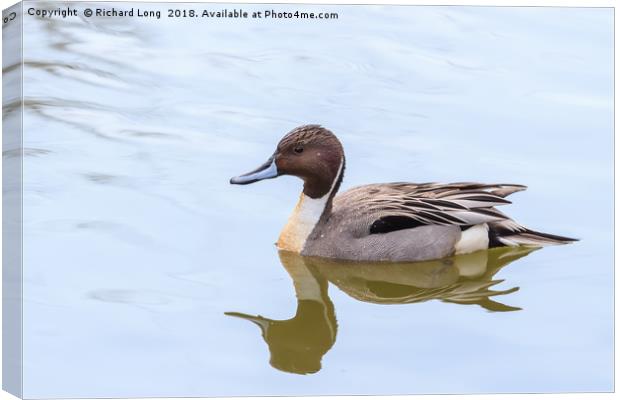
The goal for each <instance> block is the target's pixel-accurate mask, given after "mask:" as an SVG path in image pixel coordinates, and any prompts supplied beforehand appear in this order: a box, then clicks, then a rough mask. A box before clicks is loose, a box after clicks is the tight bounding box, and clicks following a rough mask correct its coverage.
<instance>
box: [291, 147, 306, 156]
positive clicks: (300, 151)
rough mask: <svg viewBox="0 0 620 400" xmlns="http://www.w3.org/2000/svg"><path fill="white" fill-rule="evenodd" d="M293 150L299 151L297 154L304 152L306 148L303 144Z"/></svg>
mask: <svg viewBox="0 0 620 400" xmlns="http://www.w3.org/2000/svg"><path fill="white" fill-rule="evenodd" d="M293 150H294V151H295V153H297V154H301V153H303V152H304V148H303V147H301V146H297V147H295V148H294V149H293Z"/></svg>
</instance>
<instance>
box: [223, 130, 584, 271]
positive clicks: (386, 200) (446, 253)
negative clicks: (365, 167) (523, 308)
mask: <svg viewBox="0 0 620 400" xmlns="http://www.w3.org/2000/svg"><path fill="white" fill-rule="evenodd" d="M344 171H345V153H344V149H343V146H342V143H341V142H340V140H339V139H338V138H337V137H336V135H335V134H334V133H333V132H331V131H330V130H329V129H327V128H324V127H323V126H321V125H318V124H311V125H303V126H299V127H297V128H295V129H293V130H291V131H290V132H288V133H287V134H286V135H285V136H284V137H283V138H282V139H281V140H280V142H279V143H278V145H277V146H276V150H275V151H274V153H273V154H272V155H271V157H269V158H268V160H267V161H266V162H265V163H263V164H262V165H260V166H259V167H258V168H256V169H254V170H252V171H250V172H248V173H245V174H243V175H239V176H235V177H233V178H231V179H230V183H231V184H233V185H248V184H252V183H255V182H258V181H263V180H267V179H273V178H277V177H279V176H285V175H289V176H294V177H297V178H300V179H301V180H302V181H303V189H302V191H301V194H300V196H299V200H298V201H297V204H296V206H295V208H294V209H293V212H292V214H291V216H290V217H289V219H288V221H287V222H286V224H285V225H284V228H283V229H282V231H281V233H280V236H279V238H278V240H277V242H276V246H277V248H278V249H279V250H285V251H290V252H293V253H298V254H300V255H302V256H313V257H323V258H329V259H336V260H348V261H385V262H415V261H428V260H435V259H442V258H446V257H450V256H453V255H460V254H468V253H472V252H476V251H479V250H487V249H490V248H494V247H505V246H509V247H517V246H526V247H543V246H547V245H559V244H568V243H572V242H575V241H577V240H578V239H574V238H570V237H564V236H559V235H554V234H549V233H543V232H538V231H534V230H531V229H529V228H526V227H525V226H523V225H521V224H519V223H517V222H516V221H514V220H513V219H512V218H510V217H508V216H507V215H506V214H504V213H503V212H501V211H500V210H498V209H497V208H496V207H499V206H503V205H506V204H510V203H511V202H510V201H509V200H507V199H506V197H507V196H509V195H511V194H513V193H516V192H519V191H522V190H525V189H526V188H527V187H526V186H524V185H518V184H503V183H502V184H483V183H475V182H456V183H435V182H427V183H409V182H390V183H375V184H367V185H362V186H356V187H353V188H351V189H349V190H347V191H345V192H343V193H340V194H338V190H339V189H340V186H341V184H342V181H343V177H344Z"/></svg>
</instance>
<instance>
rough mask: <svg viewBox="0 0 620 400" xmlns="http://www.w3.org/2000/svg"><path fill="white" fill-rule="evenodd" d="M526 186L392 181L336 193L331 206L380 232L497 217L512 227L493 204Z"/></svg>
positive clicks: (496, 220) (508, 220)
mask: <svg viewBox="0 0 620 400" xmlns="http://www.w3.org/2000/svg"><path fill="white" fill-rule="evenodd" d="M525 188H526V187H525V186H522V185H513V184H480V183H471V182H463V183H448V184H439V183H422V184H413V183H404V182H394V183H385V184H374V185H365V186H358V187H356V188H353V189H350V190H348V191H347V192H345V193H343V194H341V195H338V196H336V198H335V199H334V207H335V208H336V209H337V208H339V207H340V208H346V209H347V211H349V212H351V213H352V214H353V215H356V216H358V217H359V218H362V219H364V220H365V221H368V227H369V229H370V230H372V229H371V227H375V230H376V232H380V233H385V232H387V231H389V229H393V230H397V229H405V228H406V227H415V226H420V225H460V226H466V225H476V224H480V223H486V222H495V223H496V222H500V221H502V223H505V224H506V226H511V227H512V228H513V229H514V228H516V227H517V226H518V224H516V223H514V222H513V221H512V220H511V219H510V218H509V217H508V216H506V215H505V214H504V213H502V212H501V211H499V210H497V209H496V208H495V207H497V206H502V205H505V204H510V201H509V200H506V199H505V198H504V197H505V196H508V195H510V194H512V193H515V192H518V191H521V190H524V189H525ZM395 221H398V223H395ZM407 221H409V222H407ZM512 224H514V225H515V226H512ZM377 227H380V228H381V229H379V228H377ZM371 233H372V232H371Z"/></svg>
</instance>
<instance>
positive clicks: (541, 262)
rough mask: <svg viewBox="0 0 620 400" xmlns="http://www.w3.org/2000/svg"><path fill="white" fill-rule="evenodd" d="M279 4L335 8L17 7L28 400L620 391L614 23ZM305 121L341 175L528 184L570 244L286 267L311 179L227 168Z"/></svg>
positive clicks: (264, 152) (257, 157)
mask: <svg viewBox="0 0 620 400" xmlns="http://www.w3.org/2000/svg"><path fill="white" fill-rule="evenodd" d="M30 4H37V3H30ZM59 5H61V3H40V6H41V7H57V6H59ZM62 5H64V3H62ZM89 6H92V7H97V5H89V4H79V7H78V8H79V9H80V10H82V9H83V8H85V7H89ZM116 6H117V7H119V6H122V5H119V4H118V3H116ZM126 6H127V7H131V6H132V5H126ZM133 6H135V7H137V6H140V7H142V8H148V9H151V10H155V9H160V10H162V11H163V12H164V13H165V10H166V9H167V7H166V6H165V5H154V4H150V5H145V4H136V5H133ZM178 6H179V7H182V5H178ZM99 7H101V5H99ZM188 7H189V6H188ZM193 7H197V8H207V7H206V6H205V7H203V6H201V5H197V4H194V5H193ZM227 7H228V8H232V6H230V5H228V6H227ZM208 8H209V9H214V10H216V9H219V8H222V7H220V6H219V5H209V6H208ZM243 8H244V9H247V10H248V11H252V10H263V9H264V8H265V7H264V6H261V5H252V6H249V5H244V6H243ZM269 8H277V9H278V10H295V9H297V8H299V9H301V10H307V11H321V10H329V11H336V12H338V13H339V18H338V20H330V21H290V20H286V21H285V20H282V21H265V20H209V21H204V20H201V19H195V20H173V19H166V18H162V19H160V20H152V19H130V20H127V19H105V18H90V19H87V18H84V17H76V18H69V19H66V20H57V19H56V20H55V19H52V20H49V19H46V20H43V19H39V18H35V17H26V18H25V21H24V22H25V31H26V37H25V38H24V58H25V60H24V62H25V65H24V68H25V69H24V79H25V82H26V88H25V93H24V94H25V96H26V98H25V107H26V109H25V120H24V124H25V132H26V134H25V137H24V146H25V149H24V157H25V160H24V180H25V181H24V191H25V192H24V257H25V258H24V297H25V303H24V329H25V332H24V334H25V337H24V363H25V372H24V385H25V396H26V397H114V396H122V397H130V396H207V395H283V394H286V395H302V394H412V393H462V392H554V391H610V390H612V389H613V380H612V379H613V378H612V376H613V369H612V367H613V352H612V350H613V347H612V346H613V336H612V316H613V313H612V311H613V309H612V307H613V306H612V296H613V286H612V285H613V283H612V282H613V261H612V251H613V241H612V235H613V233H612V211H613V208H612V207H613V206H612V193H613V192H612V187H613V186H612V182H613V181H612V161H613V159H612V157H613V153H612V151H613V150H612V149H613V147H612V144H613V114H612V109H613V92H612V79H613V75H612V74H613V70H612V62H613V58H612V37H613V36H612V33H613V30H612V26H613V25H612V24H613V11H612V10H610V9H573V8H556V9H552V8H485V7H406V6H348V7H345V6H311V5H303V6H284V5H270V6H269ZM305 123H320V124H323V125H324V126H326V127H329V128H330V129H331V130H333V131H334V132H335V133H336V134H337V135H338V136H339V137H340V139H341V140H342V142H343V144H344V147H345V151H346V153H347V161H348V163H347V170H346V174H345V181H344V184H343V186H342V187H343V189H346V188H349V187H351V186H354V185H358V184H363V183H372V182H385V181H413V182H427V181H440V182H450V181H452V182H454V181H481V182H489V183H492V182H510V183H519V184H525V185H528V187H529V188H528V190H527V191H526V192H522V193H518V194H515V195H514V196H512V197H511V199H512V200H513V202H514V204H513V205H509V206H506V207H502V209H503V211H505V212H507V213H508V214H509V215H511V216H513V217H514V218H515V219H517V220H518V221H519V222H521V223H522V224H524V225H526V226H529V227H531V228H533V229H537V230H541V231H545V232H550V233H555V234H560V235H566V236H573V237H578V238H580V239H581V241H580V242H578V243H576V244H574V245H570V246H558V247H552V248H545V249H541V250H538V251H534V252H532V253H530V254H525V253H527V252H525V253H519V252H517V253H516V254H509V255H504V256H505V258H501V257H500V256H501V255H502V254H501V253H500V254H498V253H496V252H495V253H494V252H491V253H489V254H487V253H484V254H478V255H475V257H474V260H469V261H467V262H465V263H464V264H463V263H462V262H461V261H458V260H457V261H455V260H451V261H450V260H448V261H442V262H436V263H430V264H426V265H422V266H417V267H416V266H411V265H409V266H400V267H394V269H389V268H388V267H385V266H382V267H377V268H373V266H372V265H371V266H368V265H366V266H363V265H362V266H351V265H347V266H330V265H329V264H327V265H326V264H325V263H320V262H319V263H316V262H314V263H313V262H310V261H308V262H306V261H304V260H299V259H297V258H295V257H294V256H290V255H289V256H290V257H289V256H287V255H286V254H285V255H284V256H283V258H282V262H281V257H280V255H279V254H278V252H277V251H276V249H275V247H274V245H273V244H274V242H275V240H276V238H277V236H278V233H279V230H280V228H281V227H282V226H283V224H284V222H285V221H286V218H287V217H288V214H289V213H290V211H291V209H292V207H293V205H294V203H295V201H296V199H297V196H298V193H299V190H300V189H301V185H300V182H299V181H297V180H296V179H294V178H291V177H283V178H280V179H277V180H272V181H267V182H261V183H258V184H255V185H252V186H246V187H238V186H230V185H229V184H228V179H229V178H230V177H231V176H234V175H238V174H239V173H242V172H245V171H247V170H249V169H251V168H253V167H254V166H256V165H258V164H259V163H262V162H263V161H264V160H265V159H266V158H267V157H268V156H269V155H270V154H271V153H272V152H273V149H274V147H275V145H276V143H277V141H278V140H279V139H280V137H281V136H282V135H284V134H285V133H286V132H287V131H289V130H290V129H292V128H294V127H296V126H298V125H301V124H305ZM5 156H6V155H5ZM287 257H288V258H287ZM476 257H478V258H476ZM331 267H334V268H331ZM517 288H518V290H517ZM226 313H228V314H226ZM259 316H262V317H259ZM262 334H264V337H263V336H262Z"/></svg>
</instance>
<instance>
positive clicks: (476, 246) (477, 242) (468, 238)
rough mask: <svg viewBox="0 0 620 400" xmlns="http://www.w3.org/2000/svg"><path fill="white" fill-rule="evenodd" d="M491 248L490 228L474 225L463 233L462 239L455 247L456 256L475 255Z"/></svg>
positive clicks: (484, 225) (483, 225) (485, 225)
mask: <svg viewBox="0 0 620 400" xmlns="http://www.w3.org/2000/svg"><path fill="white" fill-rule="evenodd" d="M488 248H489V226H488V225H487V224H479V225H474V226H472V227H471V228H469V229H467V230H466V231H463V232H462V233H461V239H460V240H459V241H458V242H456V245H455V246H454V249H455V254H467V253H473V252H474V251H478V250H486V249H488Z"/></svg>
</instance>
